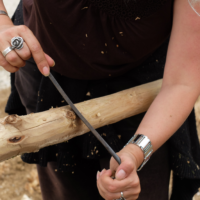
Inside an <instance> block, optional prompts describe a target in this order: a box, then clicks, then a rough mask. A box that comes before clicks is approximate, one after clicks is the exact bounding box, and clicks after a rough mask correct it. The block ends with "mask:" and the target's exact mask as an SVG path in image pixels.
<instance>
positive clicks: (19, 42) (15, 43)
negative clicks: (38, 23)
mask: <svg viewBox="0 0 200 200" xmlns="http://www.w3.org/2000/svg"><path fill="white" fill-rule="evenodd" d="M23 43H24V40H23V38H22V37H14V38H12V39H11V45H12V48H13V49H18V50H20V49H22V48H23V46H24V45H23Z"/></svg>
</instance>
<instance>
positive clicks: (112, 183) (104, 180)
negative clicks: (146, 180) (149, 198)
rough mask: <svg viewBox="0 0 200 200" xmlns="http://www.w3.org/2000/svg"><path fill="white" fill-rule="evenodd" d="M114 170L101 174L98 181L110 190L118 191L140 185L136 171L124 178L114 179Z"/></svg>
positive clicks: (112, 191)
mask: <svg viewBox="0 0 200 200" xmlns="http://www.w3.org/2000/svg"><path fill="white" fill-rule="evenodd" d="M111 174H112V171H111V170H107V171H106V172H103V173H102V174H100V175H99V178H98V183H99V184H100V185H102V186H103V187H104V188H106V190H107V191H108V192H111V193H116V192H121V191H125V190H128V189H130V188H131V189H134V188H137V187H140V180H139V177H138V175H137V173H136V172H133V173H132V174H131V175H130V176H129V177H127V178H126V179H123V180H117V179H114V180H113V179H112V178H111V176H112V175H111Z"/></svg>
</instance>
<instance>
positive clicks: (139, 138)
mask: <svg viewBox="0 0 200 200" xmlns="http://www.w3.org/2000/svg"><path fill="white" fill-rule="evenodd" d="M128 144H135V145H137V146H138V147H140V149H141V150H142V151H143V153H144V161H143V163H142V164H141V165H140V167H139V168H138V169H137V171H140V170H141V169H142V168H143V167H144V165H145V164H146V163H147V162H148V160H149V159H150V157H151V156H152V154H153V147H152V145H151V141H150V140H149V138H148V137H147V136H145V135H141V134H135V135H134V136H133V137H132V138H131V139H130V140H129V141H128V143H127V144H126V145H128Z"/></svg>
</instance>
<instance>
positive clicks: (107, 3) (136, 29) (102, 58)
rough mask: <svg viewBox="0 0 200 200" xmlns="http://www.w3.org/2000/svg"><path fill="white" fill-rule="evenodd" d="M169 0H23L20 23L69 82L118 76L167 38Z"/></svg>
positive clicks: (149, 53) (139, 61)
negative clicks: (21, 22)
mask: <svg viewBox="0 0 200 200" xmlns="http://www.w3.org/2000/svg"><path fill="white" fill-rule="evenodd" d="M172 3H173V0H139V1H135V0H129V1H127V3H125V2H124V0H81V1H80V0H79V1H77V0H68V1H61V0H59V1H58V0H48V2H47V1H46V0H23V4H24V22H25V25H27V26H28V27H29V28H30V29H31V30H32V31H33V33H34V34H35V35H36V37H37V39H38V40H39V42H40V44H41V45H42V48H43V49H44V51H45V52H46V53H47V54H48V55H50V56H51V57H52V58H53V59H54V60H55V63H56V66H55V67H54V71H56V72H59V73H60V74H62V75H65V76H66V77H69V78H75V79H84V80H94V79H102V78H110V77H115V76H119V75H122V74H124V73H126V72H128V71H129V70H130V69H132V68H134V67H137V66H139V65H140V64H142V63H143V62H144V61H145V60H146V59H147V57H149V56H150V55H151V53H153V52H154V51H155V50H156V49H157V48H158V47H159V46H160V45H161V44H162V43H163V42H164V41H165V40H166V39H167V38H168V37H169V35H170V31H171V26H172V11H173V9H172Z"/></svg>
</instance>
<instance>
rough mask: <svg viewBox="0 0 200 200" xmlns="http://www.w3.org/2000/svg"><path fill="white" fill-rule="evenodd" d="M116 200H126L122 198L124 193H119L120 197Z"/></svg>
mask: <svg viewBox="0 0 200 200" xmlns="http://www.w3.org/2000/svg"><path fill="white" fill-rule="evenodd" d="M116 200H126V199H125V198H124V193H123V192H121V197H120V198H119V199H116Z"/></svg>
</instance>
